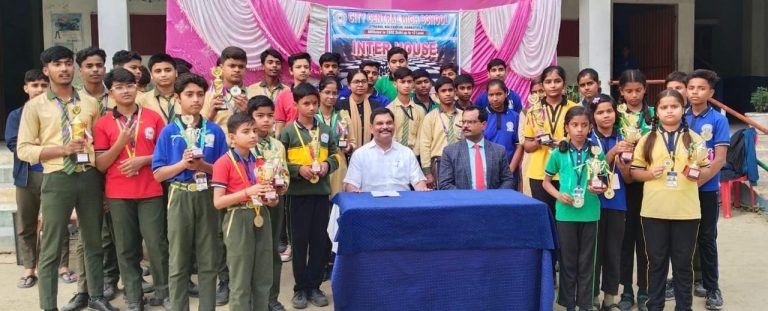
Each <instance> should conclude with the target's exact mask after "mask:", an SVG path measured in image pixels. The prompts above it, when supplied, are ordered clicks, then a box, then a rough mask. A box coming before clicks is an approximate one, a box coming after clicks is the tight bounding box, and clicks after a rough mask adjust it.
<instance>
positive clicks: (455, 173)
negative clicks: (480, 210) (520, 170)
mask: <svg viewBox="0 0 768 311" xmlns="http://www.w3.org/2000/svg"><path fill="white" fill-rule="evenodd" d="M484 151H485V173H486V180H487V184H486V189H512V188H513V187H514V185H515V177H514V175H512V172H511V171H510V170H509V163H507V158H506V150H504V146H502V145H499V144H497V143H494V142H491V141H489V140H487V139H486V140H485V147H484ZM470 165H472V164H471V163H469V148H467V141H466V140H465V139H462V140H460V141H458V142H456V143H454V144H450V145H448V146H446V147H445V149H443V156H442V158H440V174H439V178H440V179H439V183H438V186H439V188H440V190H451V189H472V168H471V167H470Z"/></svg>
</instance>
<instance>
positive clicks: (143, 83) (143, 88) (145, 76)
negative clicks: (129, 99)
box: [137, 65, 152, 93]
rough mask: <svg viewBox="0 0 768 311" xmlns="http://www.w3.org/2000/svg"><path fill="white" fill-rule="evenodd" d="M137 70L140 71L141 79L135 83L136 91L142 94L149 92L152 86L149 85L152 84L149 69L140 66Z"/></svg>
mask: <svg viewBox="0 0 768 311" xmlns="http://www.w3.org/2000/svg"><path fill="white" fill-rule="evenodd" d="M139 70H141V78H139V81H138V82H137V86H138V87H137V90H138V91H139V92H142V93H146V92H147V91H151V87H152V86H151V85H150V84H151V83H152V78H151V76H150V75H149V69H147V66H144V65H142V66H141V67H139Z"/></svg>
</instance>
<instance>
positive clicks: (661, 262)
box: [631, 90, 710, 310]
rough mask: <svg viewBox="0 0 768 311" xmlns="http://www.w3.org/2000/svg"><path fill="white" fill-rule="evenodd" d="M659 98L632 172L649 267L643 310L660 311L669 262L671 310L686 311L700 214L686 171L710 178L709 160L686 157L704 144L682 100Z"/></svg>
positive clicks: (673, 95)
mask: <svg viewBox="0 0 768 311" xmlns="http://www.w3.org/2000/svg"><path fill="white" fill-rule="evenodd" d="M658 98H659V102H658V105H657V110H656V111H657V117H658V120H659V122H660V126H659V125H657V123H656V122H653V124H652V129H651V132H650V133H648V134H647V135H645V136H644V137H643V138H642V139H640V141H639V142H638V144H637V148H636V149H635V157H634V160H633V161H632V171H631V174H632V178H634V179H637V180H640V181H644V182H645V185H644V193H643V199H642V208H641V211H640V216H641V225H642V234H643V235H644V236H645V238H646V239H645V245H646V253H647V256H648V263H649V271H648V273H649V274H648V293H649V299H648V302H647V307H648V309H649V310H663V309H664V302H665V301H664V289H665V284H666V280H667V273H668V269H669V264H670V259H671V261H672V275H673V277H674V279H675V282H674V286H675V296H676V297H675V298H676V302H675V309H677V310H691V303H692V297H693V296H692V295H691V294H692V283H693V270H692V267H691V262H692V260H693V250H694V247H695V246H696V235H697V231H698V227H699V219H700V218H701V209H700V207H699V196H698V184H697V181H696V179H693V178H690V177H688V176H689V175H688V173H686V172H687V171H686V169H688V168H689V167H691V166H692V165H694V164H695V165H696V166H698V167H699V168H700V173H699V174H700V175H701V176H709V174H710V168H709V160H708V159H707V158H706V157H704V158H703V159H702V160H692V158H691V157H690V154H689V150H691V148H692V144H696V145H703V144H704V141H703V139H702V138H701V137H700V136H698V135H696V134H695V133H692V132H691V131H690V130H689V129H688V124H687V122H686V120H685V118H683V106H684V105H685V99H684V98H683V96H682V95H680V93H678V92H677V91H675V90H664V91H662V92H661V93H660V94H659V96H658ZM692 162H696V163H692Z"/></svg>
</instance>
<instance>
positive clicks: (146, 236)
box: [6, 47, 729, 310]
mask: <svg viewBox="0 0 768 311" xmlns="http://www.w3.org/2000/svg"><path fill="white" fill-rule="evenodd" d="M259 57H260V60H261V64H262V68H263V73H264V79H263V80H261V81H258V82H256V83H254V84H252V85H250V86H246V85H244V84H243V82H244V81H243V80H244V77H245V74H246V64H247V62H248V56H247V55H246V53H245V51H244V50H243V49H241V48H238V47H227V48H225V49H224V50H222V52H221V55H220V57H219V58H218V60H217V67H216V68H215V70H214V71H215V72H214V76H215V77H216V78H215V79H214V80H213V81H211V83H209V81H206V80H205V79H204V78H203V77H201V76H199V75H197V74H194V73H191V72H190V71H189V70H190V69H191V65H190V64H189V63H187V62H185V61H184V60H182V59H178V58H173V57H171V56H170V55H167V54H164V53H160V54H156V55H153V56H152V57H150V59H149V62H148V66H147V69H148V71H147V72H148V73H149V74H148V75H149V77H151V83H152V84H154V89H152V90H148V91H144V90H143V89H142V90H140V89H139V88H140V85H142V83H144V85H146V84H149V83H147V81H146V80H148V75H147V72H143V71H142V70H141V68H142V66H141V57H140V56H139V55H138V54H137V53H136V52H130V51H120V52H117V53H116V54H115V55H114V57H113V58H112V62H113V64H114V66H115V67H114V68H113V69H112V70H110V71H109V72H108V73H107V72H106V69H105V67H104V64H105V62H106V54H105V53H104V51H103V50H101V49H98V48H95V47H91V48H86V49H84V50H81V51H79V52H77V54H74V53H73V52H72V51H71V50H69V49H67V48H65V47H52V48H49V49H47V50H45V51H44V52H43V53H42V54H41V57H40V59H41V62H42V71H41V70H30V71H29V72H28V73H27V75H26V76H25V85H24V90H25V92H27V93H28V94H29V101H28V102H27V103H26V104H25V105H24V106H23V107H21V108H19V109H18V110H17V111H14V112H12V113H11V114H10V116H9V120H8V123H7V130H6V140H7V141H8V147H9V148H10V149H11V150H12V151H14V152H15V155H16V161H15V163H14V164H15V165H14V177H15V178H16V181H17V182H16V185H17V187H18V189H19V191H18V192H17V193H18V204H19V210H20V215H21V217H20V219H19V222H20V226H19V227H20V231H19V240H20V242H21V246H22V249H24V250H25V252H24V256H23V258H24V259H23V260H24V267H25V270H24V275H23V276H22V278H21V280H20V281H19V287H22V288H28V287H32V286H34V285H35V284H37V283H38V278H39V285H38V287H39V292H40V307H41V308H42V309H45V310H56V309H57V308H58V306H57V300H56V297H57V288H58V287H57V277H58V278H60V279H62V281H65V282H67V281H70V279H74V275H72V274H71V273H68V270H67V269H66V265H65V264H62V258H63V257H65V256H64V255H62V254H63V249H66V246H67V244H68V240H67V239H66V237H67V236H68V233H66V232H67V231H66V230H67V224H68V223H69V222H70V214H72V209H73V208H74V209H75V210H76V211H77V219H78V224H79V226H80V234H81V241H80V244H81V245H79V247H78V248H79V253H78V254H79V256H80V261H81V262H83V264H82V265H81V266H82V267H81V268H80V269H78V272H79V274H78V275H77V279H78V282H80V286H78V292H77V293H76V294H75V296H74V297H73V298H72V300H70V302H69V303H68V304H67V305H65V306H63V307H62V308H61V309H62V310H79V309H81V308H85V307H89V308H91V309H94V310H113V309H114V308H113V307H112V306H111V305H110V303H109V300H111V299H112V298H114V296H115V292H116V291H117V282H118V279H119V278H122V281H123V285H124V291H125V295H124V299H125V302H126V305H127V307H128V309H129V310H143V309H144V305H145V304H149V305H153V306H163V307H165V308H166V309H169V310H170V309H172V310H187V309H188V308H189V297H190V296H199V309H201V310H213V309H214V308H215V306H216V305H224V304H227V303H228V304H229V308H230V309H232V310H284V307H283V305H282V304H281V303H280V302H279V301H278V299H277V298H278V294H279V289H280V275H281V273H280V272H281V269H282V261H283V259H286V258H284V257H285V256H281V254H282V255H285V254H286V249H285V247H281V244H283V243H281V240H283V238H282V236H284V235H287V240H289V244H290V250H292V252H293V253H292V266H293V276H294V287H293V289H294V295H293V298H292V300H291V303H292V305H293V307H294V308H297V309H302V308H305V307H307V305H308V303H311V304H313V305H316V306H325V305H328V299H327V297H326V296H325V293H323V292H322V291H321V290H320V285H321V283H322V282H323V280H324V279H326V278H327V275H326V274H327V273H328V270H329V269H331V268H332V261H333V260H332V254H331V248H330V243H329V239H328V236H327V234H326V232H325V231H326V226H327V224H328V221H329V212H330V203H329V199H330V197H331V196H332V195H334V194H335V193H337V192H339V191H343V189H344V187H343V186H344V185H343V180H344V176H345V174H346V168H347V166H348V161H349V159H350V157H351V155H352V154H353V153H354V152H355V150H356V149H358V148H360V147H361V146H364V145H366V144H368V143H370V142H371V136H372V135H371V131H372V130H373V126H372V122H373V121H372V118H371V112H372V111H373V110H374V109H376V108H380V107H386V108H387V109H389V111H391V114H392V115H393V118H394V133H392V134H393V137H394V140H395V141H396V142H397V143H399V144H400V145H402V146H406V147H407V148H410V149H411V150H412V151H413V154H415V155H416V156H417V157H418V158H419V162H418V163H419V164H420V165H421V169H422V170H423V173H424V175H425V176H426V185H427V187H429V188H432V189H436V188H438V185H437V184H438V182H437V181H438V177H437V176H438V175H439V174H440V172H439V169H438V168H439V167H440V165H439V163H440V158H441V156H442V154H443V149H444V148H445V147H446V146H448V145H450V144H453V143H456V142H457V141H459V140H461V139H462V131H461V130H460V129H461V127H462V117H461V116H462V111H463V110H467V109H468V110H476V109H478V108H479V109H483V110H486V111H487V120H486V121H484V120H481V122H484V123H485V131H484V133H483V136H484V139H486V140H488V141H490V142H493V143H495V144H499V145H501V146H503V147H504V150H505V151H506V161H505V163H508V169H509V171H511V172H513V173H515V174H516V176H517V178H516V186H515V187H516V188H518V189H519V191H521V192H523V193H526V194H528V195H530V196H532V197H533V198H536V199H538V200H540V201H542V202H544V203H546V205H547V206H548V207H549V208H550V210H551V212H552V215H553V216H554V218H555V220H556V223H557V231H558V235H559V240H560V243H559V245H560V249H559V254H558V256H556V257H557V267H558V269H559V278H558V281H557V282H556V283H557V284H556V286H558V296H557V303H558V304H560V305H562V306H564V307H566V308H567V309H568V310H576V309H577V308H578V309H579V310H594V309H596V308H599V309H601V310H617V309H618V310H630V309H631V308H632V307H633V306H634V305H637V307H638V308H639V309H640V310H662V309H663V308H664V304H665V300H669V299H675V300H676V309H677V310H690V309H691V308H692V305H693V298H692V296H693V295H696V296H705V297H706V300H705V302H704V304H705V306H706V308H707V309H720V308H722V306H723V299H722V295H721V292H720V289H719V286H718V261H717V258H718V255H717V244H716V238H717V225H716V224H717V220H718V211H719V203H718V196H719V193H718V182H719V171H720V169H721V168H722V166H723V165H724V162H725V155H726V151H727V148H728V144H729V137H728V121H727V119H726V118H725V117H724V116H722V115H721V114H720V113H718V112H717V111H714V110H713V108H712V107H711V106H709V104H708V99H709V98H711V97H712V96H713V94H714V86H715V84H716V83H717V82H718V77H717V75H716V74H715V73H714V72H712V71H709V70H696V71H694V72H691V73H689V74H685V73H681V72H674V73H671V74H670V75H669V77H668V79H667V81H666V87H667V89H666V90H664V91H663V92H661V93H660V94H659V95H658V97H657V98H658V101H657V102H656V103H648V100H647V98H648V96H647V94H646V91H647V89H648V86H647V82H646V79H645V77H644V76H643V74H642V73H641V72H640V71H639V70H627V71H625V72H623V73H622V74H621V76H620V78H619V93H620V96H619V97H618V98H617V99H614V98H612V97H611V96H609V95H606V94H603V93H602V90H601V89H600V83H601V81H600V79H599V77H598V73H597V72H596V71H595V70H593V69H589V68H587V69H584V70H582V71H581V72H579V74H578V75H577V79H576V80H577V83H578V86H579V91H580V93H581V96H582V98H581V101H580V102H578V103H577V102H572V101H570V100H568V98H567V97H566V96H565V95H564V94H565V92H564V90H565V86H566V82H565V81H566V73H565V70H564V69H563V68H562V67H559V66H550V67H547V68H546V69H544V70H543V72H542V74H541V76H540V77H538V78H536V79H534V80H533V82H532V83H531V87H530V96H529V97H528V98H527V99H526V100H522V99H521V98H520V96H519V95H518V94H517V93H516V92H515V91H514V90H511V89H509V87H508V86H507V84H506V83H505V80H506V73H507V69H508V68H507V65H506V63H505V62H504V61H502V60H500V59H494V60H491V61H490V62H489V63H488V65H487V74H488V77H489V79H490V81H489V82H488V83H487V85H486V86H485V88H484V90H483V91H481V92H475V90H474V89H475V87H476V85H475V83H474V81H473V79H472V77H471V76H470V75H468V74H462V73H461V72H460V71H459V68H458V67H457V66H456V65H454V64H444V65H442V66H441V67H440V77H439V78H438V79H437V80H435V81H433V80H432V78H431V77H430V75H429V73H428V72H427V71H425V70H422V69H419V70H414V71H412V70H410V69H409V68H408V53H407V52H406V51H405V50H404V49H402V48H398V47H395V48H392V49H390V50H389V51H388V53H387V64H385V65H386V70H385V72H386V73H387V74H386V75H384V76H380V71H381V69H382V68H381V64H379V63H377V62H375V61H363V62H362V63H361V65H360V66H359V67H360V68H359V70H352V71H351V72H349V73H348V74H347V76H346V79H345V81H342V80H341V79H340V78H339V76H340V73H339V64H340V63H341V62H342V59H341V56H340V55H339V54H337V53H325V54H323V55H322V56H321V57H320V59H319V65H320V72H321V77H320V81H319V83H318V84H317V85H313V84H310V82H309V81H310V80H311V79H312V78H311V67H312V59H311V56H310V55H309V54H307V53H297V54H293V55H290V56H289V57H288V58H287V63H288V72H289V73H290V75H291V77H292V81H288V82H289V83H283V81H281V80H280V77H281V72H282V66H283V62H284V58H283V56H282V55H281V54H280V53H278V52H277V51H275V50H273V49H267V50H266V51H264V52H263V53H261V54H260V56H259ZM74 63H77V65H78V67H79V71H80V75H81V77H82V79H83V82H84V86H83V88H82V89H80V90H76V89H75V88H74V87H73V85H72V81H73V78H74V68H75V66H74ZM142 81H143V82H142ZM47 86H49V87H47ZM473 93H479V95H478V96H477V97H476V98H474V99H473V97H472V94H473ZM484 115H485V114H484ZM366 169H371V170H376V169H392V168H389V167H387V168H382V167H378V168H377V167H371V168H366ZM38 210H39V211H40V212H41V213H42V223H43V226H42V233H41V237H40V245H41V247H40V252H39V261H38V260H37V257H38V254H36V253H35V249H36V246H35V243H36V240H37V231H36V229H35V226H36V224H37V217H38V215H37V214H38ZM22 211H23V213H21V212H22ZM285 233H287V234H285ZM62 236H63V237H62ZM145 252H146V254H145ZM64 253H65V254H66V252H64ZM145 257H147V258H148V259H149V273H150V274H151V275H152V284H150V283H148V282H145V281H144V279H143V271H142V270H143V267H142V266H141V264H140V262H141V261H142V260H143V259H144V258H145ZM635 259H636V260H637V270H636V271H635V268H634V262H635ZM692 261H696V262H700V263H701V264H700V265H696V266H695V268H696V269H697V270H696V272H700V274H699V273H696V274H694V269H693V268H694V267H692V265H691V262H692ZM670 262H671V266H672V276H673V278H672V279H670V280H667V277H668V274H669V273H668V268H669V265H670ZM329 263H330V264H329ZM60 266H62V268H61V269H60V268H59V267H60ZM118 271H119V274H118ZM193 273H196V274H197V275H198V277H197V281H198V283H197V284H195V283H194V282H192V280H191V278H190V275H191V274H193ZM694 275H696V276H694ZM635 276H636V280H637V283H636V285H637V286H636V287H635V284H633V283H634V280H635ZM699 277H700V278H699ZM217 279H218V285H217ZM553 285H555V284H553ZM619 285H622V287H623V292H621V294H620V292H619ZM635 289H637V291H635ZM151 291H154V295H152V296H151V297H148V299H147V298H145V297H144V294H145V293H147V292H151ZM600 291H602V292H603V296H602V297H603V298H602V301H599V300H598V297H599V296H600V295H599V292H600Z"/></svg>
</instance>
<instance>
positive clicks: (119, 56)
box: [112, 50, 141, 94]
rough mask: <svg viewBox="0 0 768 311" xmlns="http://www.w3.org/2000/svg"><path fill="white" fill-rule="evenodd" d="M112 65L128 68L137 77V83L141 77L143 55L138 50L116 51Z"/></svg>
mask: <svg viewBox="0 0 768 311" xmlns="http://www.w3.org/2000/svg"><path fill="white" fill-rule="evenodd" d="M112 66H113V67H112V68H125V69H128V71H130V72H131V73H132V74H133V76H134V78H136V83H138V82H139V79H141V55H139V53H137V52H134V51H126V50H120V51H117V52H115V54H114V55H112ZM139 94H141V93H139Z"/></svg>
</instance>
